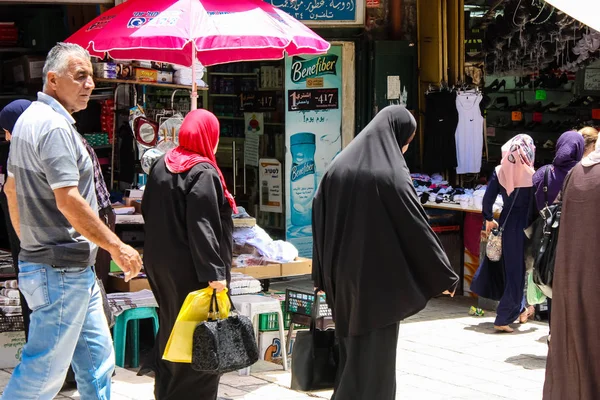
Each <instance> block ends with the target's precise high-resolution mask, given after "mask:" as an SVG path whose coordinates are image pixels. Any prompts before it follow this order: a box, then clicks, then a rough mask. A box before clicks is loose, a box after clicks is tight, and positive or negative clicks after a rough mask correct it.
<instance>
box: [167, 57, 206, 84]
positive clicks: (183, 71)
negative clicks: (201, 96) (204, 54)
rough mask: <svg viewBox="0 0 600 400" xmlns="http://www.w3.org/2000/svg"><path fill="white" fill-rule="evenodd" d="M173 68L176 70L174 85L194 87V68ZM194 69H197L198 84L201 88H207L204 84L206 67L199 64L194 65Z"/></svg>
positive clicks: (177, 66)
mask: <svg viewBox="0 0 600 400" xmlns="http://www.w3.org/2000/svg"><path fill="white" fill-rule="evenodd" d="M173 68H174V69H175V74H174V75H173V83H176V84H178V85H187V86H192V83H193V81H192V68H188V67H181V66H179V65H174V66H173ZM194 68H196V84H197V85H198V86H200V87H205V86H206V83H204V81H203V80H202V78H203V77H204V72H206V68H204V66H202V64H200V63H198V62H197V63H196V64H195V65H194Z"/></svg>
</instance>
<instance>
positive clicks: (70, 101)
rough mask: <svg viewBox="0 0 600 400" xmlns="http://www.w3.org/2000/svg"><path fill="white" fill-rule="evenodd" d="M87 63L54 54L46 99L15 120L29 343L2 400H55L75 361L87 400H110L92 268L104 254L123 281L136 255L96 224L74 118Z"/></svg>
mask: <svg viewBox="0 0 600 400" xmlns="http://www.w3.org/2000/svg"><path fill="white" fill-rule="evenodd" d="M92 73H93V71H92V65H91V61H90V56H89V54H88V53H87V51H85V50H84V49H83V48H81V47H80V46H77V45H74V44H65V43H59V44H57V45H56V46H55V47H53V48H52V50H50V52H49V53H48V57H47V60H46V63H45V65H44V69H43V77H44V91H43V92H40V93H38V101H36V102H34V103H33V104H32V105H31V106H30V107H29V108H28V109H27V110H25V112H24V113H23V115H22V116H21V118H19V120H18V121H17V124H16V126H15V129H14V132H13V135H12V139H11V140H12V143H11V151H10V154H9V161H8V172H9V177H8V180H7V182H6V186H5V191H6V195H7V198H8V205H9V211H10V216H11V220H12V222H13V226H14V227H15V231H16V233H17V235H18V236H19V237H20V239H21V252H20V254H19V270H20V271H19V282H20V290H21V291H22V292H23V295H24V296H25V298H26V300H27V305H28V306H29V308H30V309H31V310H32V313H31V325H30V329H29V340H28V342H27V343H26V344H25V346H24V348H23V353H22V361H21V363H20V364H19V365H18V366H17V368H15V371H14V373H13V375H12V377H11V380H10V381H9V383H8V385H7V387H6V389H5V391H4V393H3V395H2V399H3V400H15V399H24V398H35V399H51V398H53V397H54V396H55V395H56V394H57V393H58V392H59V390H60V388H61V386H62V384H63V380H64V378H65V375H66V373H67V369H68V367H69V364H70V363H71V362H72V364H73V369H74V370H75V375H76V379H77V384H78V389H79V392H80V394H81V397H82V398H84V399H108V398H110V379H111V375H112V373H113V370H114V353H113V347H112V342H111V338H110V332H109V330H108V325H107V323H106V318H105V316H104V311H103V307H102V298H101V295H100V289H99V287H98V285H97V284H96V279H95V274H94V271H93V268H92V267H91V266H93V265H94V263H95V258H96V252H97V247H98V246H100V247H102V248H105V249H107V250H108V251H109V252H110V254H111V256H112V258H113V259H114V260H115V262H116V263H117V264H118V265H119V266H120V267H121V268H122V269H123V271H125V273H126V275H127V276H128V279H129V278H130V277H133V276H135V275H137V273H138V272H139V270H140V267H141V258H140V256H139V254H138V253H137V252H136V251H135V250H134V249H133V248H131V247H130V246H127V245H125V244H124V243H122V242H121V241H120V240H119V239H118V237H117V236H116V235H115V234H114V233H112V232H111V231H110V229H108V228H107V227H106V226H105V225H104V224H103V223H102V221H101V220H100V219H99V218H98V214H97V203H96V194H95V190H94V180H93V176H94V174H93V166H92V162H91V160H90V156H89V154H88V153H87V151H86V149H85V146H84V145H83V143H82V141H81V139H80V137H79V134H78V133H77V131H76V130H75V128H74V126H73V123H74V122H75V121H74V120H73V117H72V116H71V114H72V113H74V112H77V111H79V110H82V109H84V108H86V107H87V103H88V101H89V99H90V94H91V91H92V89H93V88H94V82H93V80H92Z"/></svg>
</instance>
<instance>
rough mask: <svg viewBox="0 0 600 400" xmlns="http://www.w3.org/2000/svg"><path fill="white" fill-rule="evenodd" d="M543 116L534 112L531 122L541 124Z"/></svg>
mask: <svg viewBox="0 0 600 400" xmlns="http://www.w3.org/2000/svg"><path fill="white" fill-rule="evenodd" d="M543 116H544V114H542V113H541V112H534V113H533V122H542V117H543Z"/></svg>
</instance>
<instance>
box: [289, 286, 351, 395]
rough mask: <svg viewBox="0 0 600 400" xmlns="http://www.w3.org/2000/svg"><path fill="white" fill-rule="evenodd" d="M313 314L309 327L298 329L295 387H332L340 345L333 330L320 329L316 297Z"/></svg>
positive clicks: (293, 378)
mask: <svg viewBox="0 0 600 400" xmlns="http://www.w3.org/2000/svg"><path fill="white" fill-rule="evenodd" d="M318 293H319V290H318V289H317V290H316V291H315V301H314V302H313V310H312V313H311V314H312V315H311V322H310V330H309V331H299V332H298V333H297V334H296V341H295V342H294V356H293V357H292V385H291V388H292V390H302V391H305V392H308V391H311V390H327V389H333V386H334V384H335V378H336V375H337V369H338V363H339V350H338V349H339V347H338V344H337V341H336V338H335V331H334V330H325V331H322V330H319V329H317V321H316V315H317V310H316V309H315V308H316V305H317V303H318V302H317V301H316V299H317V297H318V296H319V294H318Z"/></svg>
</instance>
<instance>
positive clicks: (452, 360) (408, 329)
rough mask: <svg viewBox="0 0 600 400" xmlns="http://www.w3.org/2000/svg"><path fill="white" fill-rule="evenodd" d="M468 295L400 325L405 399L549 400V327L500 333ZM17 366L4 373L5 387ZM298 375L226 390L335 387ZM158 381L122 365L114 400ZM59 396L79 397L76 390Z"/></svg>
mask: <svg viewBox="0 0 600 400" xmlns="http://www.w3.org/2000/svg"><path fill="white" fill-rule="evenodd" d="M471 304H474V301H473V300H471V299H468V298H454V299H448V298H444V299H434V300H432V301H431V302H430V304H429V306H428V307H427V309H426V310H424V311H423V312H421V313H420V314H418V315H417V316H415V317H413V318H410V319H409V320H407V321H406V322H405V323H403V324H402V325H401V327H400V341H399V343H398V349H397V351H398V363H397V367H396V369H397V377H398V397H397V398H398V399H410V400H412V399H415V400H417V399H418V400H421V399H440V400H442V399H443V400H450V399H462V400H470V399H473V400H475V399H477V400H483V399H485V400H487V399H490V400H495V399H527V400H537V399H541V397H542V396H541V393H542V386H543V383H544V367H545V364H546V352H547V347H546V336H547V334H548V325H547V324H543V323H536V322H529V323H527V324H525V325H521V326H519V328H518V329H519V330H518V331H516V332H515V333H513V334H500V333H496V332H494V331H493V316H494V315H493V313H491V312H486V315H485V316H484V317H472V316H469V315H468V310H469V307H470V305H471ZM10 372H11V371H10V370H4V371H0V391H1V390H2V388H4V386H5V385H6V382H7V381H8V378H9V376H10ZM289 385H290V374H289V372H288V373H286V372H284V371H283V370H282V369H281V367H278V366H276V365H274V364H269V363H261V364H259V365H257V367H256V368H254V370H253V373H252V376H250V377H240V376H238V375H237V374H235V373H231V374H228V375H226V376H224V377H223V379H222V380H221V387H220V393H219V395H220V396H222V397H225V398H229V399H236V400H237V399H247V400H259V399H260V400H287V399H290V400H291V399H311V398H312V399H314V398H327V399H328V398H329V397H330V396H331V392H330V391H328V392H316V393H311V394H310V395H309V394H305V393H299V392H294V391H292V390H289ZM152 390H153V380H152V379H151V378H148V377H138V376H136V375H135V373H134V372H131V371H128V370H124V369H119V370H118V373H117V375H116V377H115V378H114V384H113V396H112V399H113V400H125V399H127V400H149V399H152V398H153V396H152ZM57 399H63V400H64V399H79V395H78V393H77V392H76V391H65V392H62V393H61V395H60V396H59V397H57Z"/></svg>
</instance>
